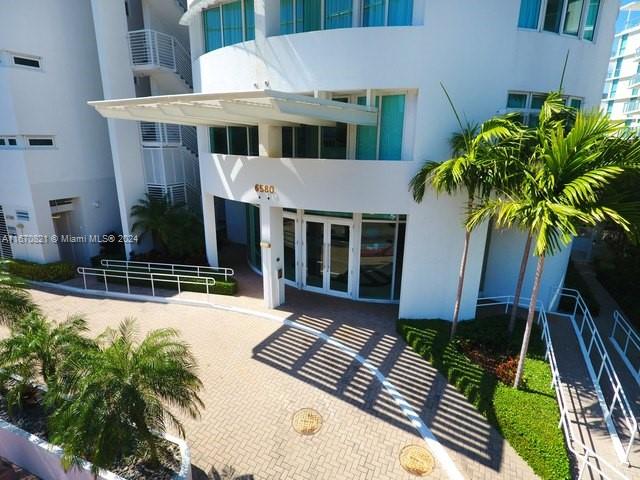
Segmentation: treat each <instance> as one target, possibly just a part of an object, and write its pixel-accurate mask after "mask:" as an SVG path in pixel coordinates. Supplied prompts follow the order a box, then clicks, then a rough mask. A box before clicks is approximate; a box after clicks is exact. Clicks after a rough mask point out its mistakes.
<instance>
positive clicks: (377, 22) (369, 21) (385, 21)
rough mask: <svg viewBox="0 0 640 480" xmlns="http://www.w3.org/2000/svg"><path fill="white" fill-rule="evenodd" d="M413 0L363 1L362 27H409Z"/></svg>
mask: <svg viewBox="0 0 640 480" xmlns="http://www.w3.org/2000/svg"><path fill="white" fill-rule="evenodd" d="M412 16H413V0H363V3H362V26H363V27H380V26H384V25H390V26H393V25H411V19H412Z"/></svg>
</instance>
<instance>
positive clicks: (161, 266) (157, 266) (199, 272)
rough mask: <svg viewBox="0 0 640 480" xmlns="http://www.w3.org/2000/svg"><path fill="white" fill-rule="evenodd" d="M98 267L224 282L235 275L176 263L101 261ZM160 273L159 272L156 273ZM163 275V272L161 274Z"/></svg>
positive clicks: (232, 272) (222, 269)
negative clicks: (122, 268) (206, 278)
mask: <svg viewBox="0 0 640 480" xmlns="http://www.w3.org/2000/svg"><path fill="white" fill-rule="evenodd" d="M100 265H102V266H103V267H105V268H112V267H124V268H126V269H128V270H133V271H135V270H137V271H139V272H148V273H151V271H152V270H166V271H167V273H171V274H172V275H175V274H181V275H182V274H184V275H193V276H195V277H199V278H202V277H209V278H210V276H211V275H214V276H221V277H224V280H225V282H226V281H229V278H231V277H233V276H234V275H235V271H234V270H233V268H227V267H207V266H201V265H180V264H177V263H154V262H134V261H129V260H110V259H106V258H105V259H102V260H101V261H100ZM157 273H160V272H157ZM163 273H164V272H163Z"/></svg>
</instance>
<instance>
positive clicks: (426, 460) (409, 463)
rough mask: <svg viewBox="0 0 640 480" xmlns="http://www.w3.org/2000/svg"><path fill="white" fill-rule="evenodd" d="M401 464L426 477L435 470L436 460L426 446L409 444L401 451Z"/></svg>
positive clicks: (417, 474)
mask: <svg viewBox="0 0 640 480" xmlns="http://www.w3.org/2000/svg"><path fill="white" fill-rule="evenodd" d="M400 465H402V468H404V469H405V470H406V471H407V472H409V473H410V474H412V475H416V476H418V477H426V476H427V475H429V474H431V472H433V469H434V468H435V466H436V461H435V460H434V459H433V455H431V452H429V450H427V448H426V447H423V446H421V445H407V446H406V447H404V448H403V449H402V450H401V451H400Z"/></svg>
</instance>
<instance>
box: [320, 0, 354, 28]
mask: <svg viewBox="0 0 640 480" xmlns="http://www.w3.org/2000/svg"><path fill="white" fill-rule="evenodd" d="M352 8H353V2H352V1H351V0H326V3H325V13H324V28H326V29H330V28H349V27H351V26H352V16H351V11H352Z"/></svg>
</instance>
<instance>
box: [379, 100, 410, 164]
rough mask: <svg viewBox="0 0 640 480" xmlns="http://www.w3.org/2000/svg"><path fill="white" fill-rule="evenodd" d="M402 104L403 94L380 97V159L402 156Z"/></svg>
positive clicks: (403, 103) (393, 158) (395, 158)
mask: <svg viewBox="0 0 640 480" xmlns="http://www.w3.org/2000/svg"><path fill="white" fill-rule="evenodd" d="M404 106H405V96H404V95H385V96H383V97H382V102H381V112H380V150H379V158H380V160H400V159H401V158H402V133H403V129H404Z"/></svg>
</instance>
